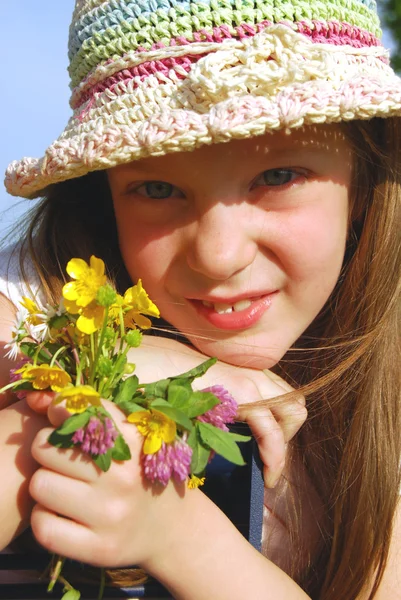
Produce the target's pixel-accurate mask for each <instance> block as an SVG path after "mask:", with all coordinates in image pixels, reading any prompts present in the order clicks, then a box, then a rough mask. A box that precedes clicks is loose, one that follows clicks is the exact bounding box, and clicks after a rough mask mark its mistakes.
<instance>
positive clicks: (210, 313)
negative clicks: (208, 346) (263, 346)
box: [188, 291, 278, 331]
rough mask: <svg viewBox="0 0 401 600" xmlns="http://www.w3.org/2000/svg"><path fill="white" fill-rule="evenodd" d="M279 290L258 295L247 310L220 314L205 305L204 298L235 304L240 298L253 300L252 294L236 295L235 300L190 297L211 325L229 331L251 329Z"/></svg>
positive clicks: (190, 300) (191, 301)
mask: <svg viewBox="0 0 401 600" xmlns="http://www.w3.org/2000/svg"><path fill="white" fill-rule="evenodd" d="M277 293H278V291H274V292H269V293H268V294H264V295H260V294H259V296H257V297H258V300H255V301H254V302H252V304H251V306H249V307H248V308H246V309H245V310H241V311H239V312H235V311H233V312H231V313H227V314H222V315H220V314H218V313H217V312H216V311H215V310H213V308H210V307H208V306H205V305H204V304H202V300H205V301H206V302H221V303H223V302H224V303H225V304H234V303H235V302H239V300H243V299H245V298H246V299H248V298H249V299H250V300H252V296H249V295H248V296H245V295H242V296H236V297H235V300H234V299H233V298H230V299H229V300H227V299H224V300H223V299H221V298H220V299H219V300H210V299H209V298H210V297H208V298H202V299H201V300H199V299H196V300H195V299H188V300H189V302H190V303H191V304H192V306H193V307H194V309H195V310H196V312H197V313H198V314H199V315H201V316H202V317H203V318H205V319H206V320H207V321H208V322H209V323H210V324H211V325H214V327H217V328H218V329H225V330H229V331H238V330H241V329H249V328H250V327H252V326H253V325H255V324H256V323H257V322H258V321H259V320H260V319H261V318H262V316H263V315H264V313H265V312H266V311H267V310H268V309H269V308H270V306H271V304H272V301H273V297H274V296H275V295H277Z"/></svg>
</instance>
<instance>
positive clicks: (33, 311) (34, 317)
mask: <svg viewBox="0 0 401 600" xmlns="http://www.w3.org/2000/svg"><path fill="white" fill-rule="evenodd" d="M20 304H21V305H22V306H23V307H24V308H26V310H27V311H28V316H27V318H26V320H27V321H28V323H30V324H31V325H39V324H41V323H43V318H42V319H40V318H39V316H38V315H39V314H42V312H43V311H42V310H41V309H40V308H39V306H38V305H37V304H36V302H34V301H33V300H31V298H27V297H26V296H23V298H22V301H21V302H20Z"/></svg>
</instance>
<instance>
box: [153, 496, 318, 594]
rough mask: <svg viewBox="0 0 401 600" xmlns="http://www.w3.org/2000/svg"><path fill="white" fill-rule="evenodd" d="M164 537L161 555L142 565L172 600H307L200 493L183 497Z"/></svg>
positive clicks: (292, 582) (283, 574) (295, 585)
mask: <svg viewBox="0 0 401 600" xmlns="http://www.w3.org/2000/svg"><path fill="white" fill-rule="evenodd" d="M166 535H167V534H166ZM169 537H170V539H169V540H168V545H167V546H166V545H163V549H164V551H163V553H161V554H158V555H157V556H155V557H153V558H152V559H151V560H150V561H149V562H147V563H146V564H145V565H143V566H144V568H145V569H146V570H147V571H148V572H149V573H150V574H151V575H152V576H154V577H155V578H156V579H158V580H159V581H160V582H161V583H162V584H163V585H164V586H165V587H166V588H168V589H169V591H170V592H171V594H172V595H173V596H174V598H175V599H176V600H189V599H190V600H209V599H210V598H213V599H214V600H233V599H236V598H252V599H253V600H270V599H271V600H277V598H285V599H286V600H306V599H307V598H308V596H307V595H306V594H305V593H304V592H303V591H302V590H301V588H299V587H298V585H297V584H296V583H295V582H294V581H293V580H292V579H291V578H290V577H288V575H286V574H285V573H284V572H283V571H282V570H280V569H279V568H278V567H276V566H275V565H274V564H273V563H272V562H271V561H269V560H267V559H266V558H265V557H263V556H262V555H261V554H260V553H259V552H257V551H256V550H255V549H254V548H253V547H252V546H251V545H250V544H249V543H248V541H247V540H246V539H245V538H244V537H243V536H242V535H241V534H240V533H239V532H238V530H237V529H236V528H235V527H234V525H233V524H232V523H231V522H230V521H229V520H228V519H227V517H226V516H225V515H224V514H223V513H222V512H221V511H220V509H218V508H217V507H216V506H215V505H214V504H213V503H212V502H211V501H210V500H209V499H208V498H207V497H206V496H205V495H204V494H203V493H202V492H200V491H199V490H191V491H187V492H186V494H185V499H184V500H183V502H182V510H181V511H180V519H179V521H177V522H176V524H175V525H174V528H172V534H171V535H170V534H169Z"/></svg>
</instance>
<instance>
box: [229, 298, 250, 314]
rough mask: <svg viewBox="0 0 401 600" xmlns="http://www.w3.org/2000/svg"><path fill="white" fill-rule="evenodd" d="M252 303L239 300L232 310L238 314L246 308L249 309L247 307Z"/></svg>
mask: <svg viewBox="0 0 401 600" xmlns="http://www.w3.org/2000/svg"><path fill="white" fill-rule="evenodd" d="M251 304H252V302H251V301H250V300H239V302H236V303H235V304H234V307H233V308H234V310H235V312H239V311H241V310H245V309H246V308H249V306H251Z"/></svg>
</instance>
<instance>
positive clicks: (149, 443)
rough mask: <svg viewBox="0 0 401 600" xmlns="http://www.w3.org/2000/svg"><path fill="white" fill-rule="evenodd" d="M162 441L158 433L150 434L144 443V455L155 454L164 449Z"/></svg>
mask: <svg viewBox="0 0 401 600" xmlns="http://www.w3.org/2000/svg"><path fill="white" fill-rule="evenodd" d="M162 441H163V440H162V438H161V437H160V435H159V433H158V432H152V433H149V434H148V435H147V436H146V438H145V441H144V443H143V453H144V454H155V452H157V451H158V450H160V448H161V447H162Z"/></svg>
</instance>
